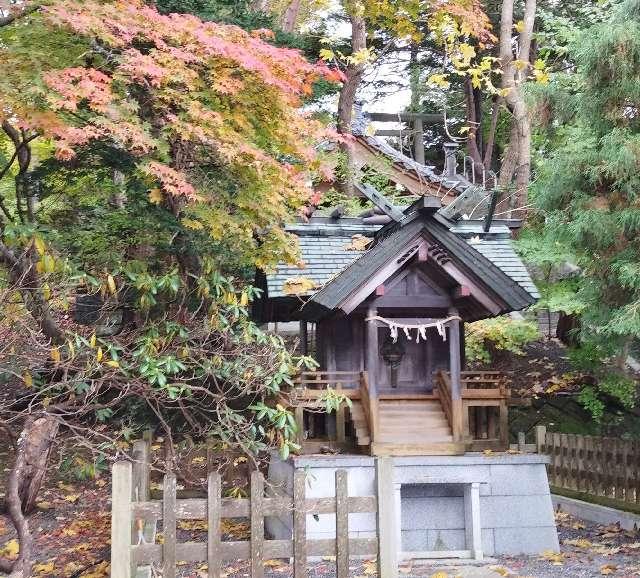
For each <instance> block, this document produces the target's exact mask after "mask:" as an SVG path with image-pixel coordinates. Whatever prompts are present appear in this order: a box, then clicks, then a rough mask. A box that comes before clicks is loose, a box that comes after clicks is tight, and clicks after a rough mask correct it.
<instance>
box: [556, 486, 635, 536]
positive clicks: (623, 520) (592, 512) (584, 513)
mask: <svg viewBox="0 0 640 578" xmlns="http://www.w3.org/2000/svg"><path fill="white" fill-rule="evenodd" d="M551 501H552V502H553V506H554V508H556V510H560V511H561V512H565V513H567V514H571V515H572V516H575V517H576V518H581V519H583V520H587V521H589V522H595V523H596V524H604V525H609V524H617V523H619V524H620V527H621V528H623V529H625V530H636V529H638V528H640V515H638V514H632V513H631V512H624V511H623V510H616V509H615V508H609V507H607V506H601V505H599V504H590V503H589V502H583V501H582V500H575V499H573V498H566V497H565V496H558V495H555V494H554V495H552V496H551Z"/></svg>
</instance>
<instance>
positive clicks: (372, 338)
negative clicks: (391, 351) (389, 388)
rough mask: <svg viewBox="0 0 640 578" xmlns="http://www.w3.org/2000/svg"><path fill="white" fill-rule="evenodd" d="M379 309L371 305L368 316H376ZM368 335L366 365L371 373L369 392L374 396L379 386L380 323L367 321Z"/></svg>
mask: <svg viewBox="0 0 640 578" xmlns="http://www.w3.org/2000/svg"><path fill="white" fill-rule="evenodd" d="M377 314H378V310H377V309H376V308H375V307H374V306H371V307H369V309H368V311H367V317H375V316H376V315H377ZM366 323H367V337H366V344H365V346H366V366H365V369H366V371H367V373H368V374H369V394H370V395H371V396H373V397H377V395H378V386H377V384H376V376H377V375H378V371H377V369H378V357H379V356H380V353H379V351H378V325H377V324H376V323H373V322H371V321H367V322H366Z"/></svg>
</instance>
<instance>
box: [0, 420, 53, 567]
mask: <svg viewBox="0 0 640 578" xmlns="http://www.w3.org/2000/svg"><path fill="white" fill-rule="evenodd" d="M57 433H58V420H57V419H56V418H55V417H54V416H51V415H40V416H30V417H29V418H28V419H27V421H26V423H25V425H24V429H23V430H22V433H21V434H20V437H19V438H18V448H17V451H16V461H15V464H14V466H13V469H12V470H11V472H10V473H9V478H8V481H7V495H6V498H5V503H6V508H7V513H8V514H9V517H10V518H11V522H12V523H13V525H14V527H15V529H16V532H17V534H18V542H19V544H20V553H19V555H18V559H17V560H15V562H12V563H11V562H8V561H6V560H0V570H3V571H5V572H10V578H28V577H29V576H31V565H32V554H33V539H32V536H31V530H30V529H29V521H28V519H27V517H26V516H25V514H27V513H29V512H30V511H31V510H32V509H33V507H34V505H35V500H36V496H37V494H38V491H39V490H40V487H41V485H42V481H43V479H44V476H45V474H46V471H47V463H48V461H49V455H50V453H51V447H52V445H53V441H54V440H55V437H56V435H57Z"/></svg>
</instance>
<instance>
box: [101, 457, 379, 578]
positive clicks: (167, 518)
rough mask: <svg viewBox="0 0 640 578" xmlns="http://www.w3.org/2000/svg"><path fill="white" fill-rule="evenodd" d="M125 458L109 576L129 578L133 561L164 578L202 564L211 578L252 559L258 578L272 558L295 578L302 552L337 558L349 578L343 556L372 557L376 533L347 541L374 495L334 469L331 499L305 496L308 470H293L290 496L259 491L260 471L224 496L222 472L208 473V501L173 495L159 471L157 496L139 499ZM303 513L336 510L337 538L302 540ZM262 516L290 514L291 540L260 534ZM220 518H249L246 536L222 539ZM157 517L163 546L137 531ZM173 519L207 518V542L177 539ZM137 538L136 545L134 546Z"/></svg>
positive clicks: (301, 568)
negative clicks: (357, 489) (240, 491)
mask: <svg viewBox="0 0 640 578" xmlns="http://www.w3.org/2000/svg"><path fill="white" fill-rule="evenodd" d="M135 466H136V464H134V466H133V467H132V464H131V462H128V461H122V462H117V463H116V464H114V467H113V501H112V540H111V576H112V578H132V577H133V576H135V575H136V568H137V567H138V566H145V565H147V566H148V565H154V566H155V567H156V568H159V569H161V570H162V576H163V578H174V577H175V576H176V565H178V564H179V563H180V562H194V563H196V562H206V563H207V565H208V575H209V577H210V578H220V576H221V575H223V574H222V572H221V569H222V565H223V562H225V561H231V560H241V559H244V560H250V561H251V578H262V577H263V576H264V562H265V560H270V559H274V558H289V559H292V560H293V570H294V577H295V578H306V576H307V557H308V556H335V559H336V577H337V578H347V577H348V575H349V557H350V556H351V555H354V556H375V555H376V554H377V552H378V540H377V538H350V537H349V514H352V513H375V512H377V509H378V508H377V499H376V497H375V496H364V497H353V496H349V494H348V489H347V486H348V477H347V472H346V471H345V470H338V471H336V477H335V497H333V498H307V497H306V495H305V484H306V474H305V472H303V471H297V472H296V473H295V474H294V484H293V486H294V487H293V497H289V496H283V497H269V496H266V495H265V484H264V478H263V476H262V474H261V473H259V472H253V473H252V475H251V494H250V498H247V499H240V498H223V497H222V494H221V489H222V484H221V479H220V475H219V474H218V473H216V472H212V473H210V474H209V476H208V487H207V497H206V498H189V499H178V498H177V495H176V477H175V475H173V474H167V475H165V476H164V483H163V495H162V500H158V501H150V500H148V497H144V496H143V499H142V500H140V501H138V499H137V498H136V495H140V492H139V491H137V490H136V487H138V486H139V483H140V481H139V480H140V474H137V475H136V472H135ZM309 514H335V519H336V522H335V528H336V532H335V535H336V538H334V539H313V540H311V539H307V537H306V524H307V515H309ZM265 516H292V520H293V531H292V538H291V539H289V540H269V539H266V538H265V527H264V526H265ZM223 518H246V519H247V520H248V521H249V523H250V529H251V532H250V539H249V540H245V541H223V540H222V537H221V533H220V522H221V520H222V519H223ZM160 520H161V521H162V534H163V543H162V544H160V543H155V540H154V543H145V541H144V540H140V539H139V538H137V537H136V536H137V533H136V528H141V527H142V525H143V522H142V521H144V523H146V524H150V523H154V522H157V521H160ZM178 520H206V521H207V528H208V530H207V540H206V541H203V542H195V541H192V542H179V541H178V540H177V536H176V533H177V522H178ZM139 542H140V543H139Z"/></svg>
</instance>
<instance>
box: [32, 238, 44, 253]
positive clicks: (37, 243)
mask: <svg viewBox="0 0 640 578" xmlns="http://www.w3.org/2000/svg"><path fill="white" fill-rule="evenodd" d="M33 245H34V247H35V248H36V251H37V252H38V255H40V256H42V255H44V254H45V252H46V250H47V246H46V245H45V242H44V241H43V240H42V237H38V236H36V237H34V238H33Z"/></svg>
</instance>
